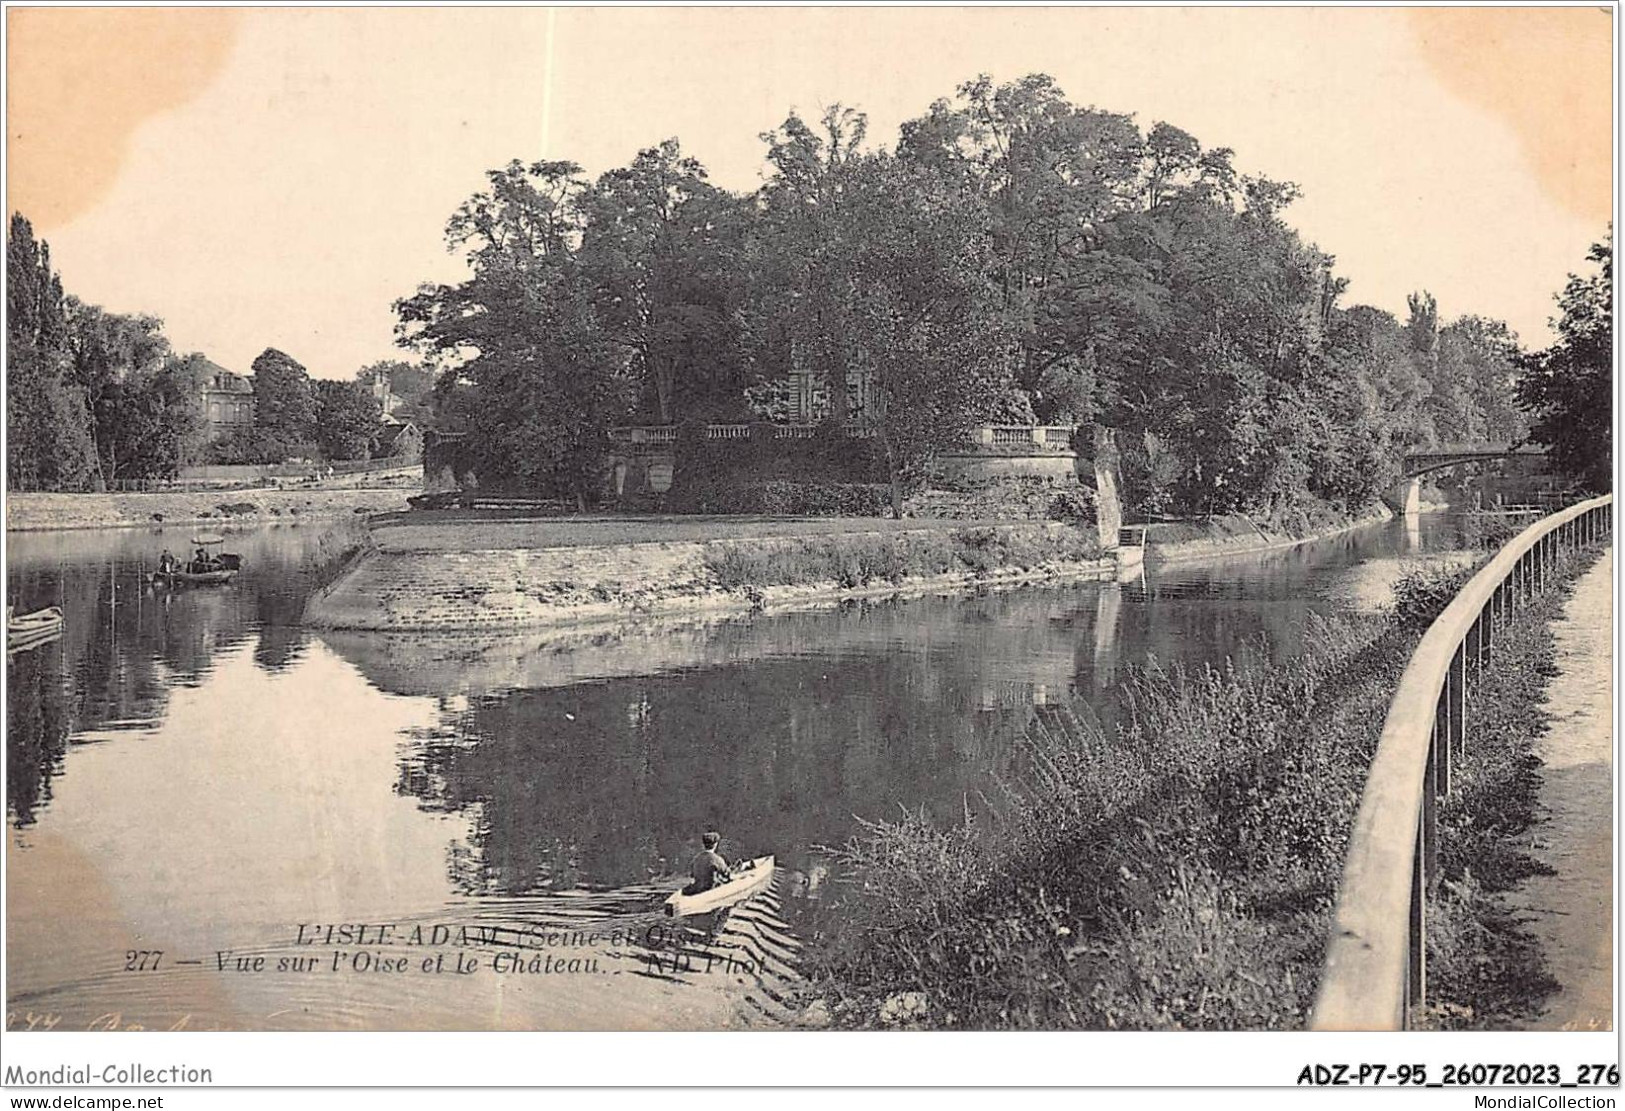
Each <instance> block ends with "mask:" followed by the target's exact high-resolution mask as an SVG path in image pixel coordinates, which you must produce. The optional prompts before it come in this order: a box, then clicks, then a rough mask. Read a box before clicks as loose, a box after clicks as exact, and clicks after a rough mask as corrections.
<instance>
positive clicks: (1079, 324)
mask: <svg viewBox="0 0 1625 1111" xmlns="http://www.w3.org/2000/svg"><path fill="white" fill-rule="evenodd" d="M1168 131H1171V129H1165V130H1164V131H1159V132H1157V133H1156V134H1157V136H1158V137H1159V138H1163V137H1165V135H1166V133H1167V132H1168ZM1180 134H1181V135H1183V133H1180ZM1186 138H1187V139H1188V136H1187V137H1186ZM1192 145H1194V141H1192ZM1145 150H1146V147H1145V142H1144V140H1143V139H1142V137H1141V135H1140V133H1139V130H1138V129H1137V128H1136V127H1135V126H1134V123H1133V120H1132V119H1131V118H1130V117H1129V116H1126V115H1119V114H1117V113H1112V112H1103V111H1099V110H1097V109H1094V108H1079V107H1077V106H1075V105H1073V104H1071V103H1070V102H1069V101H1068V100H1067V99H1066V97H1065V95H1064V94H1063V93H1062V91H1061V89H1060V88H1059V87H1058V86H1057V85H1056V84H1055V82H1054V81H1053V80H1052V79H1051V78H1049V77H1047V76H1044V75H1042V74H1034V75H1031V76H1028V77H1025V78H1023V79H1021V80H1020V81H1016V82H1011V83H1008V84H1005V85H995V84H994V83H993V81H992V80H991V79H990V78H989V77H988V76H987V75H985V74H984V75H982V76H980V77H978V78H976V79H975V80H973V81H969V82H966V83H965V84H963V85H961V86H960V87H959V89H958V93H957V97H956V98H955V100H953V101H947V100H939V101H937V102H936V103H935V104H933V105H932V106H931V109H930V111H929V112H928V113H927V114H926V115H925V116H923V117H921V118H920V119H916V120H912V121H909V122H908V123H905V124H904V125H903V132H902V139H901V142H900V143H899V145H898V151H899V155H900V157H902V158H903V159H904V160H905V161H909V162H913V163H917V164H920V165H926V166H931V167H934V168H936V169H938V170H940V171H942V172H943V173H945V174H947V175H949V176H950V177H952V178H957V179H958V180H959V181H961V182H962V183H963V185H964V187H966V188H970V189H974V190H976V191H977V192H979V193H980V194H981V196H982V197H983V198H984V199H985V201H986V203H987V206H988V215H989V220H988V225H987V234H988V235H990V237H991V249H992V257H991V259H990V260H989V277H990V279H991V280H992V281H993V283H994V287H995V289H996V290H997V292H998V296H999V305H1000V309H1001V311H1002V313H1003V314H1004V315H1005V317H1006V319H1007V320H1008V322H1009V324H1010V327H1011V329H1012V333H1013V335H1014V336H1015V337H1016V342H1017V347H1016V359H1015V363H1014V365H1013V366H1012V373H1013V375H1014V378H1015V381H1016V383H1017V384H1018V385H1019V386H1020V387H1021V388H1022V390H1023V391H1024V392H1025V393H1026V394H1027V395H1028V397H1030V398H1032V399H1034V408H1035V411H1036V415H1037V416H1038V418H1039V419H1054V418H1056V417H1059V416H1061V415H1062V412H1061V410H1062V409H1063V407H1064V405H1063V400H1072V399H1075V398H1076V397H1077V396H1078V395H1079V394H1080V392H1081V393H1087V392H1089V391H1090V390H1092V388H1093V380H1094V378H1095V376H1096V375H1098V374H1099V373H1100V369H1101V366H1102V365H1103V364H1116V363H1117V362H1118V359H1119V356H1120V355H1123V354H1126V353H1121V352H1119V351H1117V350H1116V349H1115V348H1114V347H1113V344H1112V340H1113V339H1114V338H1116V337H1117V334H1118V331H1119V323H1118V320H1117V315H1118V313H1119V312H1121V313H1123V314H1125V315H1127V316H1129V317H1133V316H1135V315H1136V314H1137V313H1139V312H1141V311H1145V312H1151V311H1154V309H1153V308H1152V305H1151V301H1153V300H1154V295H1151V294H1150V293H1149V291H1147V290H1146V289H1145V288H1144V286H1143V285H1142V283H1141V281H1140V279H1141V277H1142V275H1141V273H1140V272H1139V268H1138V267H1137V266H1136V265H1134V264H1133V263H1132V262H1130V261H1128V260H1125V259H1122V258H1110V259H1108V258H1104V257H1094V258H1091V257H1090V255H1091V254H1092V253H1094V252H1098V251H1099V250H1100V248H1101V246H1102V242H1101V239H1100V229H1101V228H1102V226H1103V225H1105V224H1106V223H1107V222H1108V221H1109V220H1111V219H1112V218H1113V217H1115V216H1117V215H1119V214H1121V213H1123V212H1125V211H1128V210H1130V209H1132V208H1134V207H1135V204H1136V198H1137V197H1138V195H1139V194H1140V191H1141V189H1142V187H1143V186H1142V182H1141V178H1142V169H1143V163H1144V155H1145ZM1176 176H1177V173H1176V171H1175V170H1174V169H1173V168H1172V166H1169V167H1168V168H1167V170H1166V173H1165V174H1164V176H1163V177H1162V178H1159V179H1158V181H1157V183H1156V185H1155V188H1156V189H1158V190H1161V189H1164V188H1167V189H1172V187H1173V184H1174V182H1173V179H1174V178H1175V177H1176ZM1118 282H1121V283H1122V284H1121V286H1120V289H1121V291H1122V292H1121V296H1117V295H1116V294H1106V293H1104V288H1105V287H1106V286H1108V285H1112V284H1115V283H1118ZM1122 327H1123V328H1125V329H1127V330H1132V329H1133V327H1134V326H1133V325H1132V324H1126V325H1122ZM1130 342H1132V341H1130ZM1127 357H1128V358H1132V355H1128V356H1127ZM1113 369H1114V370H1115V369H1116V367H1115V366H1114V367H1113ZM1074 405H1075V401H1074Z"/></svg>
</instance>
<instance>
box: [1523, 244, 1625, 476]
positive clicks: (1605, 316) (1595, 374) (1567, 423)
mask: <svg viewBox="0 0 1625 1111" xmlns="http://www.w3.org/2000/svg"><path fill="white" fill-rule="evenodd" d="M1586 259H1587V261H1589V262H1592V263H1594V264H1596V269H1595V270H1594V271H1593V272H1592V273H1589V274H1571V275H1569V280H1568V284H1567V285H1565V286H1564V287H1563V292H1562V293H1561V294H1559V295H1558V297H1557V303H1558V307H1559V308H1560V309H1561V310H1562V312H1561V315H1560V316H1559V317H1558V318H1557V319H1556V320H1554V321H1553V325H1554V326H1555V328H1556V329H1557V342H1556V343H1554V344H1552V345H1551V346H1550V347H1548V348H1547V349H1546V350H1544V351H1538V352H1535V353H1533V354H1530V355H1528V356H1527V357H1525V358H1524V359H1523V360H1522V367H1523V377H1522V379H1521V380H1520V381H1519V384H1518V401H1519V403H1520V404H1522V405H1523V406H1524V408H1525V409H1527V410H1528V411H1529V413H1530V417H1531V420H1530V427H1529V435H1530V438H1531V439H1533V440H1535V441H1537V442H1539V443H1543V444H1546V445H1547V446H1548V447H1549V448H1550V456H1549V459H1550V463H1551V465H1552V466H1553V467H1554V468H1555V469H1556V470H1558V471H1559V472H1561V473H1563V474H1565V475H1567V476H1569V477H1570V478H1572V479H1573V480H1574V481H1576V482H1578V483H1579V484H1581V485H1582V486H1583V487H1585V488H1586V489H1589V490H1609V489H1612V487H1613V460H1614V453H1613V365H1614V363H1613V351H1614V237H1613V232H1612V229H1610V231H1609V234H1608V237H1607V238H1606V239H1604V240H1603V241H1601V242H1599V243H1594V244H1592V246H1591V250H1590V251H1589V252H1588V253H1587V255H1586Z"/></svg>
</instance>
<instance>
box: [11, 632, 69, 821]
mask: <svg viewBox="0 0 1625 1111" xmlns="http://www.w3.org/2000/svg"><path fill="white" fill-rule="evenodd" d="M6 682H7V688H6V689H7V694H6V813H7V814H8V815H9V817H10V818H11V821H12V823H13V824H14V825H16V826H17V827H19V828H21V827H25V826H30V825H33V824H34V818H35V815H36V813H37V812H38V811H39V810H41V809H43V808H44V806H45V804H46V803H47V802H49V801H50V798H51V779H52V777H54V776H55V775H56V774H57V773H58V772H60V771H61V770H62V762H63V758H64V757H65V756H66V755H67V752H68V715H67V706H66V701H67V700H66V698H65V692H64V690H63V687H62V649H61V645H60V644H59V643H57V642H52V643H50V644H45V645H41V646H40V647H38V648H34V649H31V650H29V651H27V652H12V653H9V654H8V655H7V656H6Z"/></svg>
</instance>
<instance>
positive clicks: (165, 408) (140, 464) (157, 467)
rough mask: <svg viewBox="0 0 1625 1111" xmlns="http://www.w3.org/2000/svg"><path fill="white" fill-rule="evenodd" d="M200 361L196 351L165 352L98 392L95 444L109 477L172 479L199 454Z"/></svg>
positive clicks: (201, 429) (202, 364) (202, 363)
mask: <svg viewBox="0 0 1625 1111" xmlns="http://www.w3.org/2000/svg"><path fill="white" fill-rule="evenodd" d="M205 365H206V360H205V359H204V358H203V356H201V355H197V354H192V355H187V356H185V357H176V356H174V355H172V354H169V353H167V352H166V353H165V354H163V355H162V356H161V357H159V358H158V360H157V361H156V362H154V363H149V364H146V365H144V366H139V367H135V368H132V369H131V370H130V371H129V372H128V373H126V374H124V375H123V376H121V377H120V378H119V380H118V381H117V382H115V383H113V384H112V385H110V386H109V387H108V388H107V389H106V390H105V391H104V392H103V394H102V398H101V401H100V404H99V406H98V410H99V411H98V419H97V444H96V448H97V453H98V455H99V457H100V459H101V466H102V473H103V476H104V477H105V478H106V479H107V480H108V481H113V480H115V479H134V478H173V477H175V475H176V473H177V472H178V471H179V470H180V468H181V467H183V466H185V465H186V464H188V463H190V462H192V461H193V460H194V459H195V458H196V457H197V456H198V455H199V454H200V452H201V449H202V441H203V434H204V429H205V424H204V420H203V407H202V404H201V391H202V383H203V377H204V367H205Z"/></svg>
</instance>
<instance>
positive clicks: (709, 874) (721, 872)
mask: <svg viewBox="0 0 1625 1111" xmlns="http://www.w3.org/2000/svg"><path fill="white" fill-rule="evenodd" d="M721 842H722V834H720V833H718V832H716V830H711V831H710V832H708V833H706V835H705V836H704V837H702V838H700V844H701V845H703V846H704V848H703V849H702V850H701V851H700V852H699V853H698V854H697V855H696V856H695V857H694V864H693V866H692V868H691V869H690V871H691V874H692V875H693V877H694V882H693V883H690V884H689V885H688V886H687V887H685V888H683V894H684V895H698V894H699V893H700V892H702V891H709V890H711V889H712V888H713V887H715V886H716V885H717V883H718V882H719V880H718V877H721V879H720V882H722V883H727V882H728V881H729V880H731V879H733V872H732V871H730V870H729V868H728V861H727V860H726V859H725V858H724V857H723V856H722V854H721V853H719V852H717V846H718V845H719V844H721Z"/></svg>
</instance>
